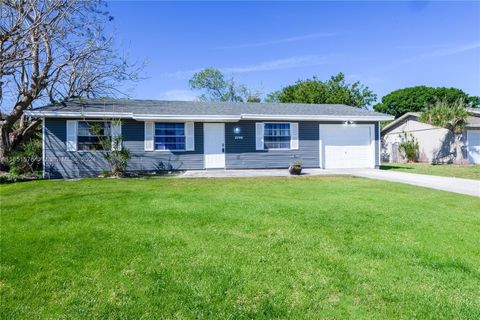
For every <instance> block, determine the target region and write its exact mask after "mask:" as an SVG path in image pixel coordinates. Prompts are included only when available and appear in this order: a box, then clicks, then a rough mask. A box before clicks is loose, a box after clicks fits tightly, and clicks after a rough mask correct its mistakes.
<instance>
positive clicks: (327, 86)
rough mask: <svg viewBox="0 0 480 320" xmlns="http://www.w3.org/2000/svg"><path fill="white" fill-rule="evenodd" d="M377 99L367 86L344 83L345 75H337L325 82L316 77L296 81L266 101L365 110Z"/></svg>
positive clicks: (268, 97)
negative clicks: (342, 105) (340, 105)
mask: <svg viewBox="0 0 480 320" xmlns="http://www.w3.org/2000/svg"><path fill="white" fill-rule="evenodd" d="M376 99H377V95H376V94H375V93H373V92H372V91H371V90H370V89H369V88H368V87H367V86H364V85H363V84H361V83H360V82H359V81H357V82H354V83H352V84H348V83H346V82H345V75H344V74H343V73H341V72H340V73H339V74H337V75H335V76H332V77H331V78H330V79H329V80H327V81H320V80H318V79H317V78H316V77H313V78H312V79H307V80H298V81H297V82H296V83H295V84H293V85H290V86H287V87H284V88H283V89H281V90H280V91H277V92H273V93H271V94H269V95H268V96H267V99H266V100H267V101H273V102H283V103H333V104H346V105H349V106H354V107H359V108H366V107H367V106H369V105H371V104H372V103H373V102H374V101H375V100H376Z"/></svg>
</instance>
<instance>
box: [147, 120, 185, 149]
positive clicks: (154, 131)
mask: <svg viewBox="0 0 480 320" xmlns="http://www.w3.org/2000/svg"><path fill="white" fill-rule="evenodd" d="M157 124H182V125H183V138H184V143H183V149H175V150H170V149H157V148H156V145H157V142H156V140H155V139H156V138H157V137H182V136H164V135H157V134H156V132H157ZM186 127H187V125H186V122H157V121H155V122H153V151H155V152H186V151H187V128H186Z"/></svg>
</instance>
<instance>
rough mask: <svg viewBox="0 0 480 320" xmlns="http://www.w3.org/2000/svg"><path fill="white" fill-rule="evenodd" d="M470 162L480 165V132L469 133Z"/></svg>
mask: <svg viewBox="0 0 480 320" xmlns="http://www.w3.org/2000/svg"><path fill="white" fill-rule="evenodd" d="M467 144H468V161H469V162H470V163H474V164H478V163H480V130H468V131H467Z"/></svg>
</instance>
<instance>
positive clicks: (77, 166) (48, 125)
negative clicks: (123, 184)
mask: <svg viewBox="0 0 480 320" xmlns="http://www.w3.org/2000/svg"><path fill="white" fill-rule="evenodd" d="M144 130H145V129H144V123H143V122H138V121H134V120H127V121H124V122H123V123H122V135H123V138H124V146H125V147H126V148H128V149H129V150H130V151H131V153H132V159H131V160H130V161H129V165H128V168H127V169H128V170H129V171H157V170H166V169H173V170H184V169H203V124H202V123H195V151H179V152H169V151H144V135H145V132H144ZM66 138H67V132H66V120H65V119H45V177H46V178H78V177H91V176H97V175H98V174H100V173H101V172H102V170H108V165H107V163H106V162H105V160H104V159H103V157H102V155H101V154H100V152H90V151H73V152H72V151H66Z"/></svg>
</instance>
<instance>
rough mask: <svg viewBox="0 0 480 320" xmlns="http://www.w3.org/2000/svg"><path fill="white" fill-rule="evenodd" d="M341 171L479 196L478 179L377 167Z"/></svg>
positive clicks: (479, 182)
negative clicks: (378, 168)
mask: <svg viewBox="0 0 480 320" xmlns="http://www.w3.org/2000/svg"><path fill="white" fill-rule="evenodd" d="M342 173H349V174H351V175H353V176H357V177H362V178H369V179H378V180H386V181H393V182H400V183H406V184H412V185H415V186H421V187H426V188H431V189H438V190H443V191H449V192H455V193H461V194H466V195H470V196H475V197H480V181H478V180H470V179H460V178H450V177H439V176H431V175H425V174H417V173H406V172H398V171H388V170H377V169H355V170H353V169H351V170H346V171H344V170H342Z"/></svg>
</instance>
